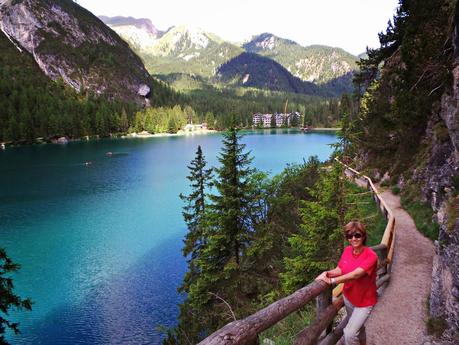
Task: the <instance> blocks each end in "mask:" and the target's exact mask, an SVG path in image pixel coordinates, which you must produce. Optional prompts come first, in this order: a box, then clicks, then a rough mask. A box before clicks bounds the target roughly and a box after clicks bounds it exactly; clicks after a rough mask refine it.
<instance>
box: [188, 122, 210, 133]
mask: <svg viewBox="0 0 459 345" xmlns="http://www.w3.org/2000/svg"><path fill="white" fill-rule="evenodd" d="M205 129H207V123H206V122H204V123H199V124H193V123H189V124H187V125H186V126H185V127H184V128H183V130H184V131H185V132H194V131H200V130H205Z"/></svg>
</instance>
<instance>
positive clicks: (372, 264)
mask: <svg viewBox="0 0 459 345" xmlns="http://www.w3.org/2000/svg"><path fill="white" fill-rule="evenodd" d="M377 265H378V256H377V255H376V253H375V252H374V251H372V250H371V249H370V250H369V251H368V254H367V255H366V256H365V258H364V259H363V260H362V262H361V263H360V265H359V267H361V268H363V269H364V270H365V272H367V274H368V275H371V274H372V273H373V271H374V270H376V266H377Z"/></svg>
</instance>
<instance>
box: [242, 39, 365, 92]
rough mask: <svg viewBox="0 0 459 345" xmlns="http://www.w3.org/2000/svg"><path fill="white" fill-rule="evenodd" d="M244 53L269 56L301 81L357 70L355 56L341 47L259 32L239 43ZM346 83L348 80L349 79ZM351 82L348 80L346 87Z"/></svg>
mask: <svg viewBox="0 0 459 345" xmlns="http://www.w3.org/2000/svg"><path fill="white" fill-rule="evenodd" d="M243 48H244V49H245V50H246V51H247V52H251V53H257V54H259V55H262V56H266V57H269V58H271V59H273V60H275V61H277V62H278V63H280V64H281V65H282V66H284V67H285V68H286V69H287V70H289V72H290V73H292V74H293V75H294V76H295V77H298V78H300V79H301V80H305V81H310V82H314V83H316V84H323V83H327V82H329V81H330V80H333V79H336V78H339V77H341V76H343V75H346V74H348V73H350V72H352V71H354V70H356V69H357V64H356V61H357V58H356V57H355V56H354V55H352V54H349V53H348V52H346V51H344V50H343V49H341V48H333V47H328V46H322V45H312V46H307V47H303V46H301V45H299V44H298V43H296V42H294V41H291V40H287V39H284V38H280V37H277V36H275V35H273V34H270V33H263V34H261V35H258V36H255V37H253V38H252V39H251V40H250V41H249V42H247V43H245V44H244V45H243ZM349 82H350V80H349ZM351 86H352V84H351V83H348V87H351Z"/></svg>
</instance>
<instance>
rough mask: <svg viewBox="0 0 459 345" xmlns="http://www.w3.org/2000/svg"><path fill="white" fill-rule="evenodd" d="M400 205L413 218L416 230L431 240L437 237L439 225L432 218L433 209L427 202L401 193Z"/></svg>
mask: <svg viewBox="0 0 459 345" xmlns="http://www.w3.org/2000/svg"><path fill="white" fill-rule="evenodd" d="M402 206H403V208H404V209H405V210H406V211H407V212H408V213H409V214H410V216H411V217H412V218H413V220H414V223H415V224H416V228H417V229H418V231H420V232H421V233H422V234H423V235H424V236H426V237H427V238H430V239H431V240H432V241H435V240H437V239H438V233H439V230H440V226H439V225H438V224H437V223H436V222H434V221H433V220H432V215H433V210H432V209H431V208H430V206H429V205H428V204H426V203H423V202H421V201H416V200H413V199H409V198H408V197H406V196H403V195H402Z"/></svg>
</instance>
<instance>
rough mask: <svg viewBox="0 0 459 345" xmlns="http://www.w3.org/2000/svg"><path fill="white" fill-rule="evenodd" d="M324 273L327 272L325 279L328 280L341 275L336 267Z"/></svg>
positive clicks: (339, 269)
mask: <svg viewBox="0 0 459 345" xmlns="http://www.w3.org/2000/svg"><path fill="white" fill-rule="evenodd" d="M326 272H327V277H328V278H333V277H338V276H340V275H341V268H339V267H338V266H336V267H335V268H334V269H332V270H330V271H326Z"/></svg>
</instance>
